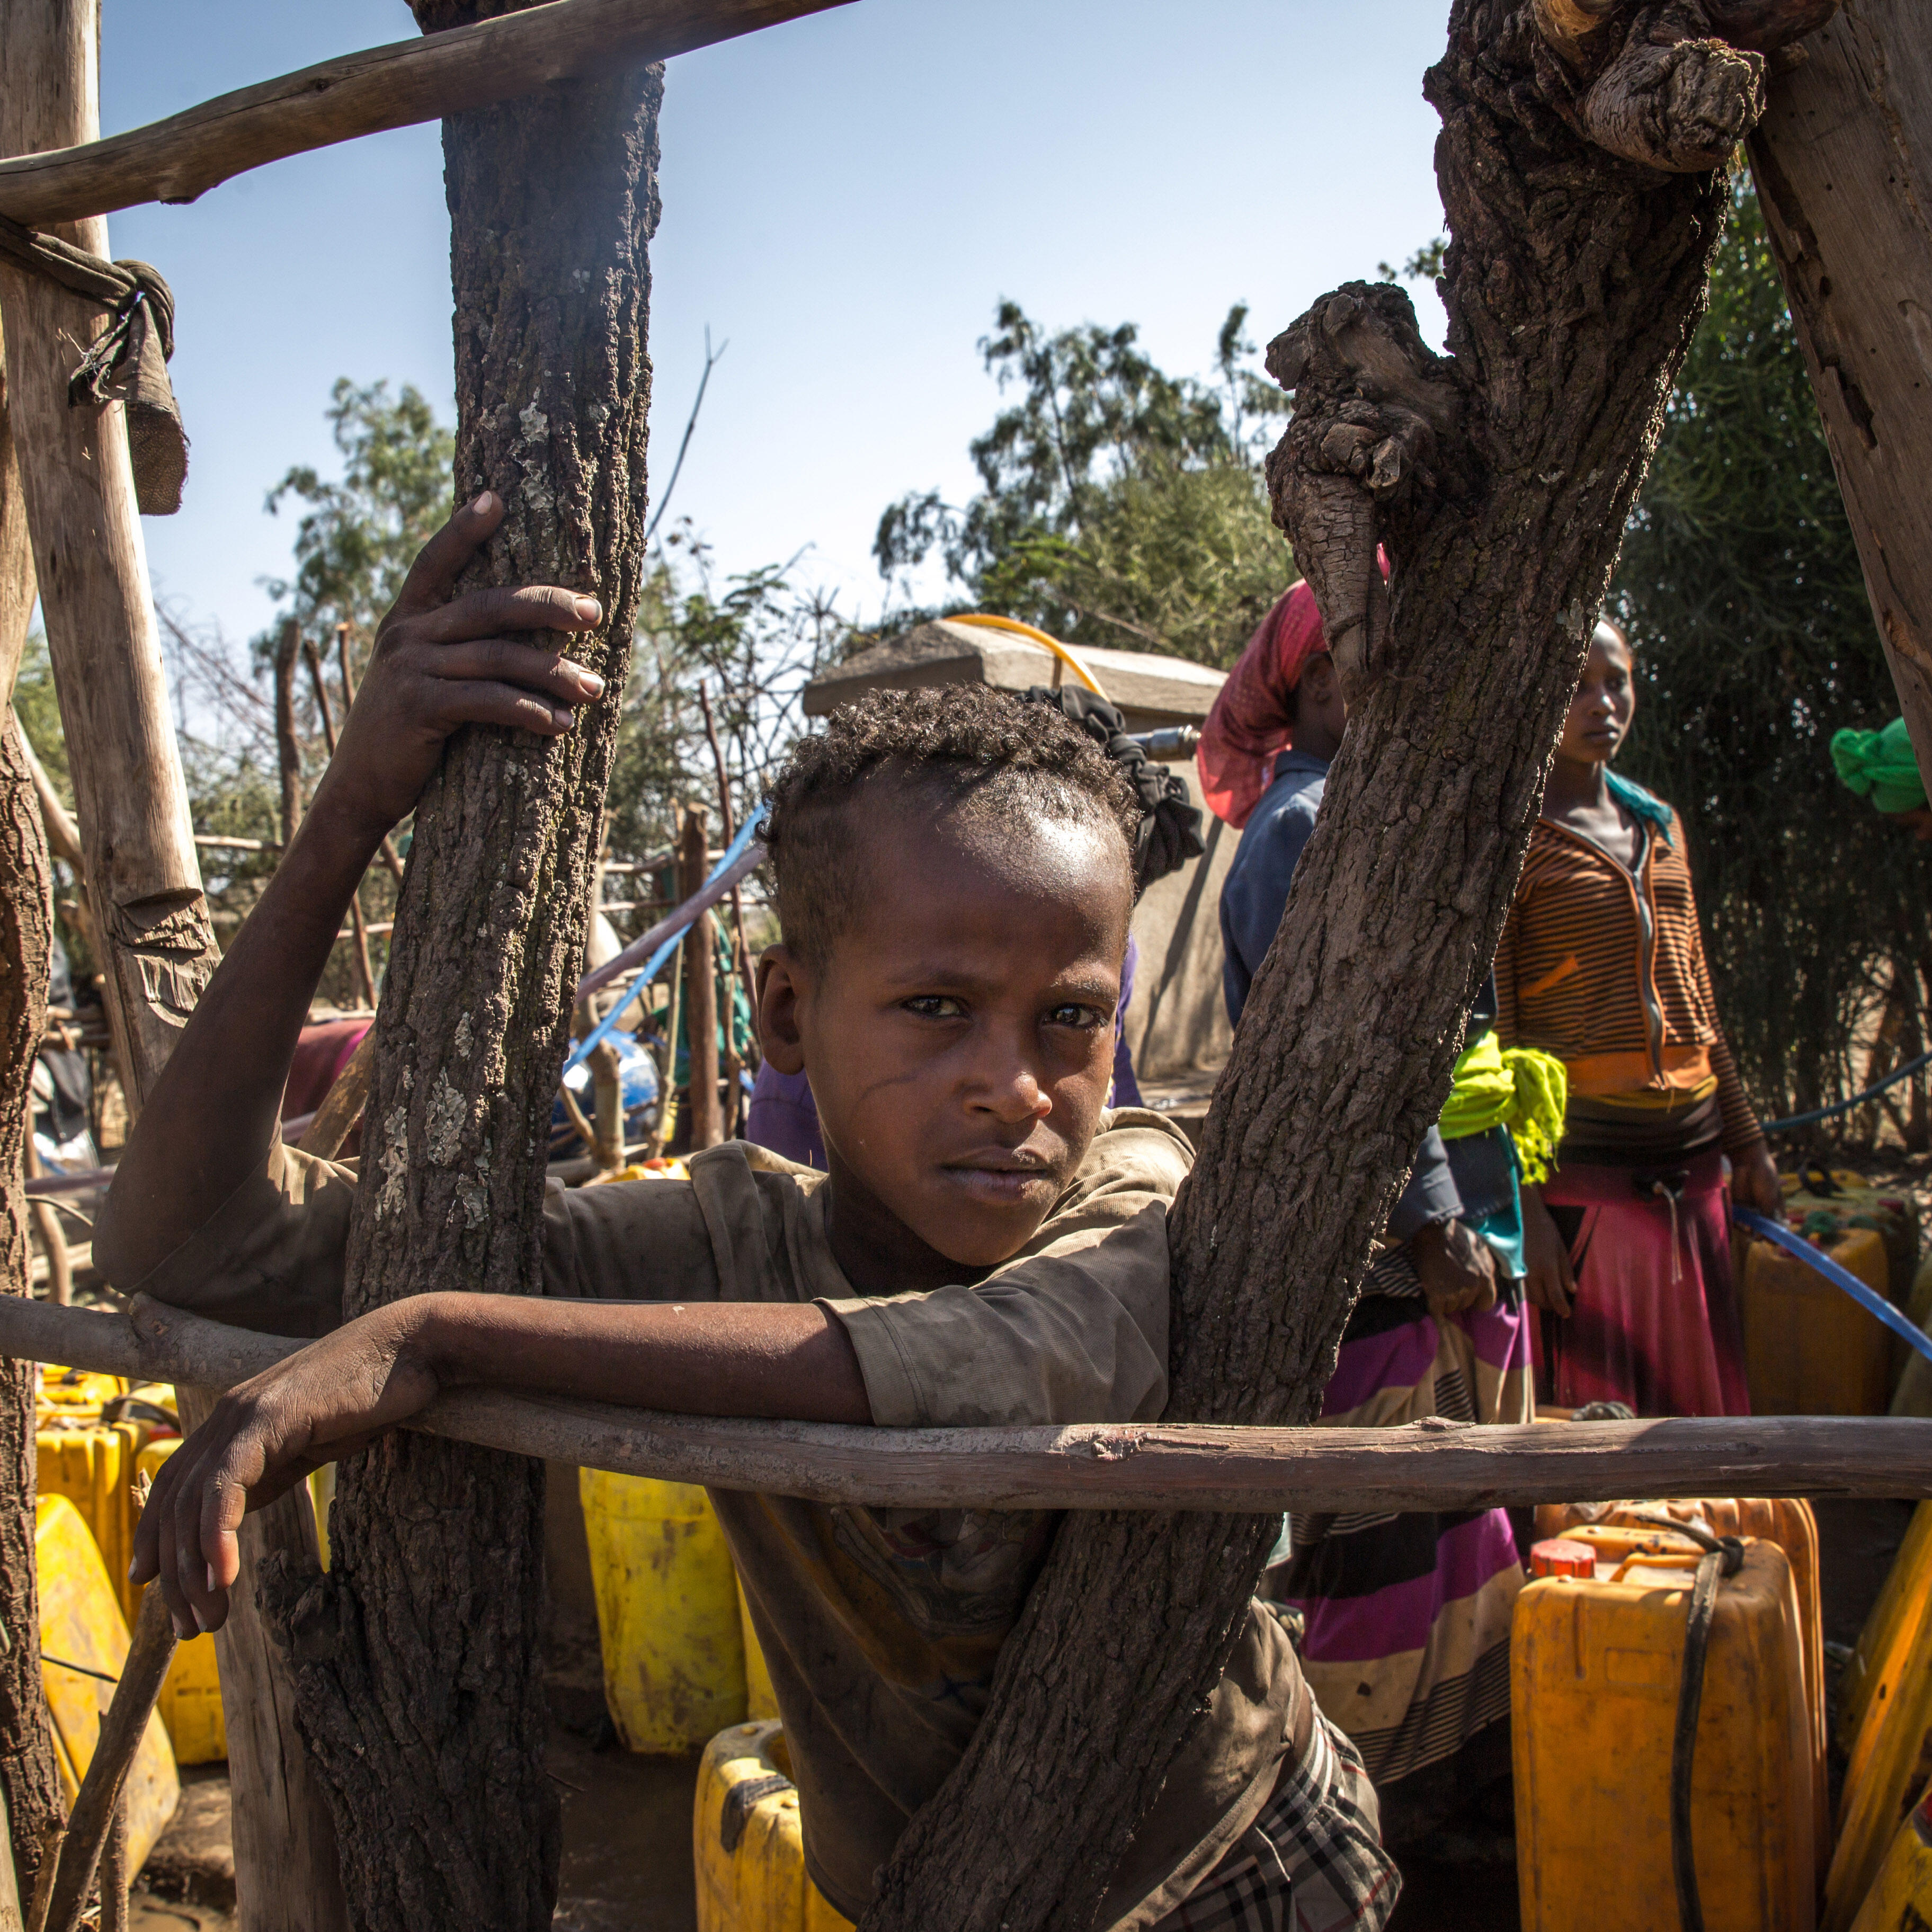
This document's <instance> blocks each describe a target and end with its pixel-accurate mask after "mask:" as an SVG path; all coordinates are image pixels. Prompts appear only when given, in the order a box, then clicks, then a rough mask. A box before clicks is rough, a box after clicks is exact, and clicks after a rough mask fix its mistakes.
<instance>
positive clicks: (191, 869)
mask: <svg viewBox="0 0 1932 1932" xmlns="http://www.w3.org/2000/svg"><path fill="white" fill-rule="evenodd" d="M99 34H100V15H99V9H98V0H0V46H5V49H6V63H5V70H4V72H0V152H4V153H7V154H23V153H34V152H37V151H41V150H43V149H46V148H62V147H68V146H71V145H74V144H76V143H77V142H86V141H90V140H92V139H94V138H95V136H96V135H97V134H98V133H99V131H100V127H99V106H98V81H99V74H98V48H99ZM61 233H62V235H63V236H64V238H65V239H67V240H68V241H71V242H75V243H76V244H77V245H79V246H80V247H82V248H86V249H88V250H89V251H92V252H93V253H95V254H107V252H108V247H107V224H106V223H105V222H104V221H102V220H87V221H83V222H80V223H76V224H74V226H71V227H70V228H68V229H63V230H62V231H61ZM0 305H4V308H5V321H6V355H7V392H8V398H9V402H10V407H11V410H12V413H13V422H14V426H15V431H16V434H17V441H18V446H19V450H20V467H21V474H22V482H23V490H24V493H25V496H26V504H27V514H28V525H29V528H30V530H31V535H32V539H33V548H34V562H35V565H36V567H37V572H38V575H39V580H40V599H41V607H42V610H43V614H44V616H45V618H46V634H47V646H48V651H49V655H50V656H51V658H52V661H53V667H54V676H55V684H56V686H57V688H58V691H59V695H60V703H61V715H62V724H63V725H64V726H65V730H66V733H67V741H68V750H69V752H70V754H71V758H72V761H73V768H74V781H75V791H76V797H77V803H78V805H79V807H80V834H81V842H82V845H83V850H84V853H85V856H86V866H87V877H88V886H89V898H90V900H91V903H92V913H93V917H94V926H95V933H96V935H98V938H99V939H100V941H101V946H102V950H103V953H104V959H103V960H102V965H103V968H104V972H105V974H106V977H107V1010H108V1017H109V1022H110V1026H111V1028H112V1029H113V1035H114V1039H115V1047H116V1049H117V1052H118V1057H119V1060H120V1063H121V1067H122V1069H123V1072H124V1079H125V1080H126V1082H127V1102H128V1105H129V1106H130V1108H132V1109H139V1106H140V1105H141V1103H142V1099H143V1098H144V1097H145V1094H146V1091H147V1090H148V1086H149V1085H150V1084H151V1082H152V1081H153V1080H154V1076H156V1074H157V1073H159V1071H160V1068H161V1067H162V1065H163V1063H164V1062H165V1061H166V1058H167V1056H168V1055H169V1052H170V1051H171V1050H172V1048H173V1046H174V1043H175V1040H176V1038H177V1037H178V1034H179V1031H180V1028H181V1025H182V1024H183V1022H184V1020H185V1019H186V1017H187V1013H188V1012H189V1011H190V1010H191V1009H192V1007H193V1004H194V1002H195V1001H196V998H198V997H199V994H200V992H201V990H202V988H203V987H204V986H205V985H206V983H207V981H208V977H209V975H210V974H211V972H212V971H213V969H214V963H215V960H216V958H217V954H216V951H215V946H214V933H213V930H212V929H211V926H210V925H209V923H208V909H207V904H206V901H205V899H204V898H203V897H202V888H201V871H200V865H199V860H198V859H197V858H196V853H195V848H194V838H193V824H192V822H191V820H190V817H189V812H188V802H187V787H186V785H185V784H184V781H183V779H182V775H181V760H180V757H179V754H178V751H177V749H176V746H175V736H174V731H173V728H172V724H171V723H170V721H169V715H168V706H167V691H166V683H165V681H164V679H163V674H162V666H161V657H160V640H159V638H158V636H157V631H156V627H155V622H154V604H153V598H152V595H151V591H150V589H149V585H148V570H147V559H146V555H145V550H144V549H143V547H142V541H141V532H140V528H139V523H138V522H137V521H136V510H135V505H134V487H133V475H132V472H131V470H130V466H129V461H128V456H127V437H126V434H125V432H124V427H123V424H122V421H121V410H120V407H119V405H118V404H115V405H114V406H112V407H110V408H109V409H107V410H74V409H71V408H69V407H68V401H67V379H68V373H69V366H68V365H69V364H70V362H71V361H72V359H73V356H74V347H73V345H74V344H75V343H76V342H83V343H84V342H86V341H89V339H90V338H92V336H93V335H95V333H96V332H97V331H98V328H99V326H100V323H101V320H102V318H101V317H100V316H99V315H98V314H97V313H96V312H95V311H92V310H91V309H90V308H89V307H88V305H86V303H84V302H80V301H79V300H77V299H76V298H75V297H74V296H71V295H69V294H68V293H66V292H65V290H61V289H59V288H57V287H55V286H54V285H53V284H51V283H49V282H46V281H41V280H39V279H37V278H34V277H31V276H29V275H26V274H24V273H23V272H20V270H18V269H10V268H9V269H0ZM195 1419H196V1413H195V1403H194V1401H193V1398H191V1397H190V1396H189V1395H187V1394H185V1393H184V1397H183V1420H184V1421H188V1422H190V1423H191V1422H192V1421H194V1420H195ZM285 1500H286V1499H285ZM304 1506H305V1498H303V1497H302V1496H301V1495H300V1493H298V1496H297V1508H296V1511H294V1512H290V1511H281V1506H280V1505H278V1506H277V1509H278V1512H279V1513H280V1514H281V1516H282V1517H292V1516H293V1517H299V1515H300V1513H301V1511H302V1508H303V1507H304ZM276 1527H277V1526H276V1525H275V1524H273V1523H264V1524H263V1526H261V1527H260V1529H253V1530H251V1532H248V1533H247V1534H245V1536H244V1539H243V1544H242V1548H243V1565H244V1577H245V1579H247V1580H248V1582H245V1585H244V1587H243V1588H242V1589H241V1590H240V1591H239V1592H238V1593H237V1609H238V1611H239V1615H237V1616H233V1617H231V1618H230V1619H229V1623H228V1625H227V1627H226V1630H224V1631H223V1633H222V1634H221V1635H220V1637H219V1638H217V1655H218V1656H219V1658H220V1668H221V1688H222V1701H223V1710H224V1712H225V1713H226V1718H227V1721H228V1736H229V1758H230V1763H231V1764H232V1766H233V1777H234V1790H235V1850H236V1887H237V1891H238V1892H239V1896H240V1903H241V1912H242V1923H243V1924H244V1925H245V1926H246V1927H248V1928H249V1932H335V1928H337V1927H341V1926H343V1925H344V1924H345V1923H346V1920H345V1918H344V1914H343V1912H342V1909H341V1884H340V1880H339V1877H338V1873H337V1870H336V1866H335V1838H334V1832H333V1829H332V1825H331V1823H330V1820H329V1812H328V1810H327V1807H326V1803H325V1801H324V1799H323V1795H322V1793H321V1791H320V1787H317V1785H316V1784H314V1781H313V1779H312V1778H311V1775H310V1774H309V1773H308V1768H307V1765H306V1763H305V1760H304V1759H303V1758H302V1754H301V1751H300V1748H299V1745H298V1744H297V1742H296V1737H295V1734H294V1728H293V1723H292V1722H291V1721H290V1700H289V1694H288V1691H287V1688H286V1686H284V1685H279V1684H278V1676H279V1673H278V1670H277V1668H276V1666H275V1662H274V1661H273V1659H272V1656H271V1654H270V1652H269V1645H268V1640H267V1637H266V1633H265V1632H264V1631H263V1629H262V1628H261V1625H260V1619H259V1618H258V1617H257V1615H256V1613H255V1609H254V1592H253V1590H252V1588H251V1587H249V1583H250V1582H252V1577H253V1571H254V1562H255V1561H256V1560H257V1559H258V1558H259V1556H260V1554H262V1553H263V1550H264V1549H265V1547H266V1545H267V1540H268V1538H269V1537H270V1536H272V1535H273V1534H274V1532H275V1529H276ZM280 1528H281V1532H282V1534H283V1535H284V1537H285V1538H290V1539H292V1540H293V1541H294V1542H295V1543H296V1544H297V1545H298V1546H300V1545H301V1544H302V1543H303V1542H304V1541H306V1542H307V1543H308V1545H309V1546H310V1547H312V1545H313V1538H314V1526H313V1523H312V1522H311V1523H308V1525H307V1535H306V1539H305V1538H304V1536H303V1529H304V1525H303V1523H302V1522H301V1521H299V1520H292V1521H285V1522H283V1523H281V1525H280Z"/></svg>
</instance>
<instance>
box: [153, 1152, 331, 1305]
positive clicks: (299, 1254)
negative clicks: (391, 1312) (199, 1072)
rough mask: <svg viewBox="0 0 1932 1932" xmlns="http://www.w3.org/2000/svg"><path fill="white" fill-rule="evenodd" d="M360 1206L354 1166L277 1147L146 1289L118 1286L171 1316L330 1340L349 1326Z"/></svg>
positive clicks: (155, 1273)
mask: <svg viewBox="0 0 1932 1932" xmlns="http://www.w3.org/2000/svg"><path fill="white" fill-rule="evenodd" d="M355 1202H356V1166H355V1163H353V1162H350V1161H332V1160H319V1159H317V1157H316V1156H314V1154H304V1153H303V1152H302V1151H301V1150H300V1149H299V1148H291V1147H284V1145H282V1143H281V1142H280V1141H277V1142H275V1144H274V1145H272V1147H271V1148H269V1155H268V1159H267V1160H266V1162H265V1163H264V1164H263V1168H262V1171H261V1172H260V1173H257V1174H254V1175H251V1176H250V1177H249V1178H248V1179H247V1180H246V1181H244V1182H243V1183H242V1185H241V1186H240V1187H238V1188H236V1190H235V1192H234V1193H233V1194H231V1195H229V1197H228V1199H226V1201H224V1202H223V1203H222V1204H221V1205H220V1207H219V1208H217V1209H216V1210H215V1211H214V1213H213V1214H211V1215H210V1216H209V1217H208V1219H207V1220H205V1222H203V1223H202V1225H201V1226H200V1227H199V1229H196V1231H195V1232H194V1233H193V1234H192V1235H190V1236H189V1237H188V1238H187V1240H186V1241H184V1242H182V1244H181V1246H180V1247H178V1248H177V1249H175V1251H174V1253H172V1254H171V1255H169V1256H168V1257H167V1259H166V1260H165V1261H163V1262H161V1263H160V1265H158V1266H157V1267H156V1268H153V1269H151V1271H149V1272H148V1274H147V1275H146V1276H145V1277H143V1279H142V1280H139V1281H127V1282H117V1283H115V1286H116V1287H117V1288H119V1289H123V1290H124V1292H127V1294H130V1295H133V1294H137V1293H138V1294H142V1295H152V1296H153V1297H154V1299H155V1300H156V1301H163V1302H166V1304H168V1306H169V1307H171V1308H185V1309H187V1310H189V1312H190V1313H193V1314H196V1315H205V1316H207V1317H208V1319H210V1320H211V1321H214V1322H229V1323H231V1324H232V1325H234V1326H235V1327H236V1328H252V1329H254V1330H257V1331H259V1332H260V1333H262V1334H269V1335H295V1336H301V1337H312V1336H316V1335H325V1334H327V1333H328V1332H329V1330H330V1329H332V1328H338V1327H340V1326H341V1322H342V1274H343V1254H344V1250H345V1249H346V1247H347V1245H348V1240H349V1217H350V1211H351V1210H352V1209H353V1207H354V1205H355Z"/></svg>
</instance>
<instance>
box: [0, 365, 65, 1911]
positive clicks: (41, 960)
mask: <svg viewBox="0 0 1932 1932" xmlns="http://www.w3.org/2000/svg"><path fill="white" fill-rule="evenodd" d="M33 603H34V559H33V557H32V555H31V552H30V551H29V549H28V540H27V519H26V510H25V508H23V505H22V502H21V499H20V471H19V469H18V468H17V466H16V464H15V462H14V458H13V434H12V432H11V431H10V429H9V428H8V426H7V410H6V384H5V380H4V378H0V689H4V691H5V696H6V700H7V702H6V705H5V707H0V1292H5V1293H6V1294H8V1295H31V1294H32V1292H33V1244H32V1243H31V1241H30V1240H29V1239H28V1234H27V1226H28V1211H27V1197H26V1191H25V1190H24V1188H23V1186H22V1179H23V1161H22V1158H21V1157H22V1154H23V1151H25V1148H26V1144H27V1138H28V1135H29V1133H31V1131H32V1123H33V1104H34V1103H33V1090H32V1085H31V1083H32V1080H33V1074H34V1055H35V1054H36V1052H37V1051H38V1050H39V1047H40V1036H41V1034H42V1033H43V1031H44V1030H45V1028H46V1013H47V956H48V950H49V942H50V940H51V938H52V932H53V873H52V865H50V864H49V861H48V858H47V841H46V832H45V829H44V828H43V826H42V825H41V823H40V799H39V795H38V793H37V792H36V790H34V780H33V775H32V773H31V771H30V770H29V769H28V765H27V761H26V756H25V753H24V748H23V739H22V737H21V735H20V726H19V725H18V724H17V723H15V721H14V719H13V710H12V703H13V681H14V679H15V677H16V676H17V673H18V672H19V670H20V653H21V650H22V649H23V646H25V644H26V637H27V617H28V613H29V612H30V611H31V610H32V608H33ZM36 1460H37V1458H36V1452H35V1450H34V1366H33V1364H31V1362H23V1361H0V1630H5V1631H6V1632H7V1636H8V1637H9V1638H10V1640H11V1641H10V1643H9V1644H8V1646H7V1648H6V1649H5V1651H4V1652H0V1798H4V1799H5V1805H6V1817H7V1830H8V1832H9V1835H10V1839H11V1842H12V1846H13V1870H14V1872H15V1873H16V1874H17V1878H18V1882H19V1885H20V1890H21V1891H23V1893H25V1894H26V1895H27V1896H28V1897H31V1896H32V1893H33V1884H34V1873H36V1872H37V1870H39V1868H40V1846H41V1843H42V1842H43V1839H44V1838H45V1836H46V1828H47V1827H48V1826H49V1825H50V1824H52V1823H54V1822H55V1820H57V1819H58V1817H59V1816H60V1812H61V1800H60V1781H59V1780H58V1778H57V1777H56V1775H55V1771H54V1748H53V1734H52V1731H51V1730H49V1727H48V1724H47V1708H46V1703H45V1702H44V1700H43V1699H42V1697H41V1696H40V1589H39V1585H38V1582H37V1577H36V1574H35V1571H34V1493H35V1490H36V1489H37V1487H38V1484H37V1478H36V1473H35V1470H36Z"/></svg>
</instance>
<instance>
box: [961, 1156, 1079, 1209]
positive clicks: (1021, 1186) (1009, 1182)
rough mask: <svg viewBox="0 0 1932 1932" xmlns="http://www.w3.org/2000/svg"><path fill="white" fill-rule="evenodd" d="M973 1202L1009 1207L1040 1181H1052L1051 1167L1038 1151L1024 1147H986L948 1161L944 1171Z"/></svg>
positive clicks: (1049, 1182)
mask: <svg viewBox="0 0 1932 1932" xmlns="http://www.w3.org/2000/svg"><path fill="white" fill-rule="evenodd" d="M944 1172H946V1173H947V1174H948V1175H951V1176H952V1177H953V1178H954V1179H955V1180H956V1181H957V1182H958V1184H959V1186H960V1187H962V1189H963V1190H965V1193H968V1195H970V1196H971V1197H972V1198H973V1199H975V1200H977V1201H983V1202H986V1203H987V1204H988V1205H991V1206H1012V1205H1016V1204H1017V1203H1019V1202H1022V1201H1025V1200H1026V1199H1028V1197H1029V1196H1031V1195H1032V1194H1034V1193H1035V1192H1036V1191H1037V1190H1038V1189H1039V1188H1040V1187H1041V1186H1042V1185H1043V1184H1046V1185H1048V1186H1051V1185H1052V1169H1051V1166H1050V1165H1049V1163H1048V1161H1047V1160H1046V1158H1045V1157H1043V1155H1040V1154H1033V1153H1031V1152H1029V1151H1028V1150H1026V1149H1025V1148H1014V1149H1012V1150H1008V1149H1007V1148H997V1149H989V1151H986V1153H984V1154H968V1155H967V1156H966V1157H965V1159H964V1160H956V1161H950V1162H948V1163H947V1166H946V1167H945V1169H944Z"/></svg>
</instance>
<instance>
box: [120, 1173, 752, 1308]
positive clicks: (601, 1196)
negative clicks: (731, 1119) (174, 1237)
mask: <svg viewBox="0 0 1932 1932" xmlns="http://www.w3.org/2000/svg"><path fill="white" fill-rule="evenodd" d="M355 1202H356V1163H353V1162H349V1161H329V1160H318V1159H317V1157H315V1156H314V1155H313V1154H304V1153H303V1152H302V1151H301V1150H300V1149H299V1148H291V1147H285V1146H284V1145H282V1144H281V1142H279V1141H278V1142H276V1143H275V1145H274V1146H273V1147H272V1148H270V1149H269V1154H268V1158H267V1160H266V1162H265V1163H264V1164H263V1170H262V1172H260V1173H259V1174H257V1175H252V1176H251V1178H249V1179H248V1180H247V1181H244V1182H243V1183H242V1185H241V1186H240V1187H238V1188H237V1189H236V1190H235V1192H234V1193H233V1194H231V1195H230V1196H229V1197H228V1199H226V1201H224V1202H223V1203H222V1205H220V1207H219V1208H217V1209H216V1210H215V1211H214V1214H211V1215H210V1216H209V1217H208V1220H206V1221H205V1223H203V1224H202V1226H201V1227H200V1228H199V1229H198V1230H196V1232H195V1233H194V1234H193V1235H190V1237H189V1238H188V1239H187V1241H184V1242H183V1243H182V1244H181V1246H180V1247H178V1248H177V1249H176V1250H175V1251H174V1253H172V1254H171V1255H170V1256H168V1258H167V1259H166V1260H165V1261H163V1262H162V1263H161V1264H160V1265H159V1266H158V1267H157V1268H155V1269H154V1270H153V1271H151V1273H150V1274H148V1276H147V1277H146V1278H145V1280H141V1281H138V1282H128V1283H117V1284H116V1286H118V1287H121V1288H123V1289H125V1290H126V1291H127V1292H128V1293H130V1294H133V1293H134V1292H136V1291H138V1292H141V1293H143V1294H147V1295H152V1296H153V1297H154V1299H155V1300H156V1301H163V1302H166V1304H168V1305H169V1307H175V1308H185V1309H187V1310H190V1311H191V1312H192V1313H194V1314H196V1315H205V1316H208V1318H209V1319H211V1320H212V1321H216V1322H229V1323H232V1324H233V1325H235V1326H236V1327H237V1328H252V1329H255V1330H257V1331H260V1332H262V1333H263V1334H271V1335H293V1336H299V1337H311V1336H316V1335H323V1334H327V1333H328V1332H329V1330H331V1329H332V1328H338V1327H339V1326H340V1325H341V1321H342V1289H343V1279H344V1256H345V1254H346V1253H347V1248H348V1244H349V1223H350V1216H351V1214H353V1211H354V1208H355ZM450 1286H452V1287H456V1286H460V1283H455V1282H452V1283H451V1284H450ZM543 1292H544V1294H546V1295H557V1296H562V1297H565V1298H571V1299H576V1300H589V1301H715V1300H717V1299H718V1268H717V1265H716V1263H715V1261H714V1259H712V1247H711V1241H710V1237H709V1234H708V1233H707V1232H706V1227H705V1223H704V1218H703V1215H702V1214H700V1213H699V1211H698V1207H697V1200H696V1199H695V1197H694V1194H693V1192H692V1189H691V1184H690V1183H689V1182H688V1181H670V1180H659V1179H655V1178H652V1179H650V1180H647V1181H613V1182H612V1183H610V1184H609V1185H607V1186H605V1187H580V1188H573V1189H571V1190H568V1191H564V1190H559V1189H556V1188H554V1187H553V1188H552V1189H550V1190H549V1191H548V1192H547V1193H546V1195H545V1196H544V1257H543Z"/></svg>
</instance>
